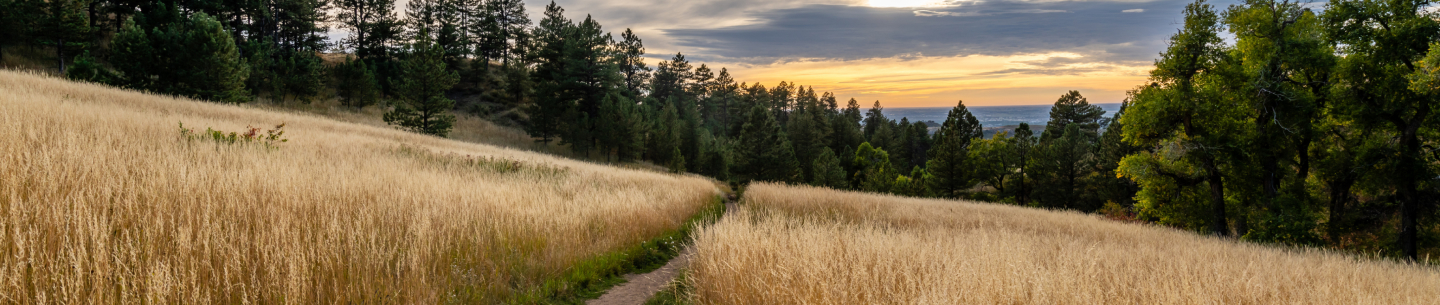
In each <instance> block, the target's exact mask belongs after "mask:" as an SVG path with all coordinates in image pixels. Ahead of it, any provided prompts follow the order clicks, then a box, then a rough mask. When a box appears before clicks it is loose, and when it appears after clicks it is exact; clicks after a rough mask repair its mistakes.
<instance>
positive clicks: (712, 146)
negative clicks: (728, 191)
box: [700, 131, 735, 181]
mask: <svg viewBox="0 0 1440 305" xmlns="http://www.w3.org/2000/svg"><path fill="white" fill-rule="evenodd" d="M703 132H704V133H703V134H704V135H705V138H706V139H708V140H707V141H704V143H705V144H706V148H705V160H703V161H702V162H704V163H702V164H701V165H700V166H701V167H700V174H703V175H706V176H710V177H711V178H715V179H716V180H720V181H728V180H730V168H731V167H732V165H733V164H734V162H735V161H734V158H735V157H734V152H733V149H732V148H731V146H732V145H731V144H730V143H731V142H730V141H729V140H728V139H725V138H722V137H714V136H712V135H710V133H709V131H703Z"/></svg>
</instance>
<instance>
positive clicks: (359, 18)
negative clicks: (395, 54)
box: [334, 0, 403, 60]
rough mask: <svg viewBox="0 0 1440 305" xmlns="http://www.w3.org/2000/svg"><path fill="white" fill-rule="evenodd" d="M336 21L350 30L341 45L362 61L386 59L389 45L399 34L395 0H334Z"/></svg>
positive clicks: (399, 27)
mask: <svg viewBox="0 0 1440 305" xmlns="http://www.w3.org/2000/svg"><path fill="white" fill-rule="evenodd" d="M334 4H335V11H336V20H337V21H338V22H340V23H341V24H343V25H344V28H345V29H346V30H348V31H349V32H350V37H349V38H346V39H345V40H344V41H341V45H343V46H345V47H348V48H350V49H351V50H354V52H355V55H356V56H359V57H360V58H361V59H366V60H376V59H378V60H389V58H390V53H391V50H390V44H391V43H392V42H393V41H394V40H395V39H397V38H399V36H400V34H401V30H402V29H403V28H402V27H401V26H402V25H403V23H402V22H401V21H400V20H398V19H396V18H395V13H394V10H395V0H335V2H334Z"/></svg>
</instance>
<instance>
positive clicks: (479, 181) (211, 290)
mask: <svg viewBox="0 0 1440 305" xmlns="http://www.w3.org/2000/svg"><path fill="white" fill-rule="evenodd" d="M182 123H183V124H184V126H185V127H186V128H191V129H192V130H193V132H192V133H191V135H192V136H189V137H187V136H185V135H184V133H182V132H181V128H180V124H182ZM281 123H284V124H286V125H285V127H284V129H283V130H284V131H285V133H284V136H283V138H287V139H288V142H283V143H281V142H275V143H267V142H263V141H253V142H247V141H245V140H244V139H243V138H244V137H243V133H244V132H245V131H246V130H247V126H254V127H258V128H261V134H264V132H263V130H266V129H272V128H274V126H275V125H278V124H281ZM206 128H214V129H216V130H219V131H223V132H225V133H227V134H228V133H229V132H239V133H240V134H242V136H240V137H239V138H240V140H238V141H236V142H235V143H234V144H231V143H230V142H229V141H228V140H221V141H216V140H214V139H213V137H212V136H210V135H209V134H206V133H205V132H204V130H205V129H206ZM461 136H463V133H461ZM267 144H269V145H267ZM715 195H716V190H715V187H714V185H712V184H711V183H710V182H709V181H707V180H705V179H702V178H697V177H689V176H677V175H667V174H659V173H653V172H645V171H637V170H627V169H619V168H614V167H607V166H601V165H595V164H591V163H584V162H578V161H573V160H568V159H562V158H554V157H550V156H547V155H541V154H536V153H531V152H524V151H519V150H513V149H507V148H500V147H495V146H490V145H482V144H474V143H465V142H460V141H454V140H449V139H441V138H434V137H428V136H421V135H417V134H413V133H408V132H403V131H398V130H394V129H390V128H384V127H379V126H373V125H365V124H356V123H348V122H341V121H336V120H332V119H327V118H324V117H320V116H317V115H311V114H299V113H287V112H279V111H272V110H267V109H261V108H256V107H252V106H227V105H219V104H213V103H207V102H196V101H191V100H186V99H176V98H168V97H159V96H154V95H146V94H141V93H137V92H131V91H122V90H116V89H110V88H106V87H102V86H99V85H93V84H82V83H73V82H68V81H64V80H59V79H54V78H49V77H43V76H37V75H34V74H27V73H21V72H12V71H0V303H20V304H97V303H186V304H207V303H292V304H320V303H327V304H328V303H345V304H371V303H445V302H453V303H496V302H504V301H506V300H515V299H517V298H524V297H527V296H531V295H535V294H537V293H540V292H537V291H542V290H547V289H548V290H556V289H560V290H563V289H565V287H555V285H563V283H564V282H563V281H558V280H559V279H561V278H562V277H564V276H565V275H566V274H567V272H572V271H574V270H576V268H577V267H576V265H577V264H583V263H585V262H591V261H593V259H594V258H596V257H603V256H606V255H613V253H615V251H619V250H623V249H628V248H634V247H636V246H637V245H639V244H641V243H642V242H645V241H647V240H650V239H652V238H656V237H659V236H662V235H665V234H667V233H666V232H673V231H674V230H676V229H678V228H679V227H680V226H681V224H682V222H684V221H685V220H687V219H688V218H690V217H691V216H692V215H694V214H696V213H697V212H698V211H700V210H701V209H702V208H704V207H705V206H706V205H707V204H712V203H713V200H714V198H715ZM556 283H561V284H556Z"/></svg>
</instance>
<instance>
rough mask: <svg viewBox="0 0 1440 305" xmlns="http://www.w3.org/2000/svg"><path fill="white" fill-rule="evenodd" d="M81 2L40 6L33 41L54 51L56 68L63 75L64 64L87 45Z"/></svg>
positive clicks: (87, 31)
mask: <svg viewBox="0 0 1440 305" xmlns="http://www.w3.org/2000/svg"><path fill="white" fill-rule="evenodd" d="M86 5H87V3H86V2H85V1H83V0H49V1H45V3H44V4H43V7H44V14H43V15H42V16H40V17H41V18H40V20H39V22H37V23H38V24H37V25H38V28H37V29H36V31H35V34H36V35H35V36H36V37H35V38H37V42H38V43H39V44H41V45H47V46H51V47H53V48H55V61H56V67H57V69H59V71H60V73H61V74H64V73H65V63H66V62H67V61H70V60H71V57H73V56H74V54H76V53H79V52H80V51H81V50H84V49H85V48H86V47H87V46H88V45H89V38H90V20H89V19H88V16H87V15H86V14H85V8H86Z"/></svg>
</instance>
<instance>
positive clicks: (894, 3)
mask: <svg viewBox="0 0 1440 305" xmlns="http://www.w3.org/2000/svg"><path fill="white" fill-rule="evenodd" d="M943 4H944V3H943V2H942V1H936V0H870V2H869V3H868V5H869V6H870V7H933V6H941V5H943Z"/></svg>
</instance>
